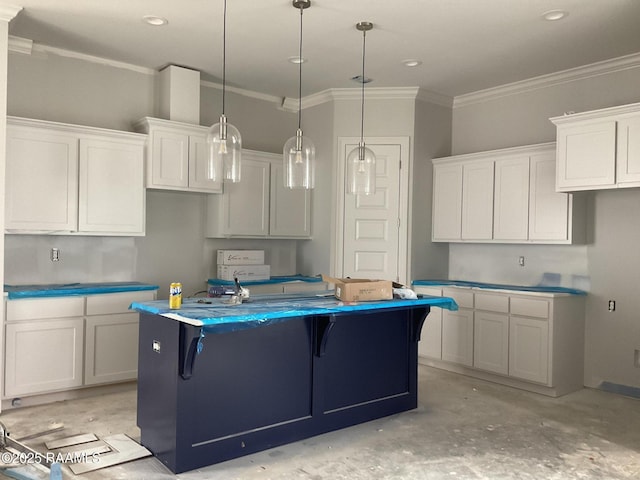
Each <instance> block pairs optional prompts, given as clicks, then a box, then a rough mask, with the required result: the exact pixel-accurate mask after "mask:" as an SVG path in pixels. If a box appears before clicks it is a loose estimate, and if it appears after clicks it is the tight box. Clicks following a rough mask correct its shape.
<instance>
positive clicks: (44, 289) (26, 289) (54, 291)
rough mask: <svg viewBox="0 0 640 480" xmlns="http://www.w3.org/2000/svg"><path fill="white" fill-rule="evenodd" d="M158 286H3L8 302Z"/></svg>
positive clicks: (126, 283) (134, 284) (133, 284)
mask: <svg viewBox="0 0 640 480" xmlns="http://www.w3.org/2000/svg"><path fill="white" fill-rule="evenodd" d="M159 288H160V287H159V286H158V285H151V284H146V283H138V282H113V283H69V284H55V285H5V286H4V291H5V292H6V293H7V298H8V299H9V300H15V299H20V298H46V297H69V296H83V295H100V294H105V293H123V292H139V291H144V290H158V289H159Z"/></svg>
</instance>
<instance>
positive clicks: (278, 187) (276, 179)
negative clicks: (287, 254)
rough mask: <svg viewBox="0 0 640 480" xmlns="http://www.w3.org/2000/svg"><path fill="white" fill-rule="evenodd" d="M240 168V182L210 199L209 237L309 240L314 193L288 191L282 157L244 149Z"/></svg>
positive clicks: (208, 215) (208, 202)
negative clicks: (285, 184)
mask: <svg viewBox="0 0 640 480" xmlns="http://www.w3.org/2000/svg"><path fill="white" fill-rule="evenodd" d="M241 168H242V173H241V179H240V182H238V183H225V184H224V187H223V194H222V195H209V196H207V210H206V212H207V213H206V222H205V224H206V227H205V229H206V235H207V237H212V238H223V237H246V238H253V237H262V238H269V237H272V238H309V237H310V235H311V192H310V191H309V190H304V189H295V190H292V189H288V188H285V186H284V177H283V168H282V157H281V156H280V155H276V154H273V153H265V152H256V151H253V150H244V149H243V151H242V167H241Z"/></svg>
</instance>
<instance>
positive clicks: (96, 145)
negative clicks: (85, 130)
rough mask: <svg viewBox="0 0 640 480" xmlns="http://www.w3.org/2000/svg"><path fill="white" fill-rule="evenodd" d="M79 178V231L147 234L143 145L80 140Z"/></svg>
mask: <svg viewBox="0 0 640 480" xmlns="http://www.w3.org/2000/svg"><path fill="white" fill-rule="evenodd" d="M79 179H80V197H79V202H78V230H79V231H81V232H104V233H109V232H111V233H143V232H144V225H145V215H144V205H145V191H144V146H143V144H142V143H132V142H125V141H119V140H114V139H110V140H101V139H94V138H81V139H80V175H79Z"/></svg>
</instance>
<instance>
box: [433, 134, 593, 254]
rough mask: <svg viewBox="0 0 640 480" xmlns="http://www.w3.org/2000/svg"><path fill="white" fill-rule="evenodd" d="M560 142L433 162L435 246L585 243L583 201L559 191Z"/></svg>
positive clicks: (457, 156)
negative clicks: (557, 147)
mask: <svg viewBox="0 0 640 480" xmlns="http://www.w3.org/2000/svg"><path fill="white" fill-rule="evenodd" d="M555 167H556V158H555V144H554V143H547V144H540V145H530V146H525V147H515V148H507V149H502V150H493V151H489V152H480V153H471V154H466V155H456V156H452V157H446V158H439V159H434V160H433V171H434V173H433V215H432V222H433V224H432V227H433V228H432V240H433V241H434V242H476V243H483V242H484V243H580V242H583V241H584V237H585V214H584V212H585V205H584V199H583V198H575V197H574V196H573V195H571V194H567V193H559V192H556V189H555Z"/></svg>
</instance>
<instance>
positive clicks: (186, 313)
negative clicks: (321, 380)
mask: <svg viewBox="0 0 640 480" xmlns="http://www.w3.org/2000/svg"><path fill="white" fill-rule="evenodd" d="M205 302H209V303H205ZM224 302H225V301H224V300H223V299H221V298H201V299H195V298H194V299H186V300H184V301H183V304H182V307H181V308H180V309H175V310H172V309H170V308H169V303H168V301H167V300H155V301H150V302H134V303H132V304H131V309H133V310H137V311H139V312H145V313H152V314H157V315H161V316H163V317H167V318H171V319H173V320H177V321H180V322H183V323H187V324H189V325H193V326H197V327H205V328H204V329H205V331H209V332H212V331H215V332H221V331H234V330H241V329H245V328H251V327H256V326H259V325H264V324H269V323H274V322H279V321H282V320H285V319H287V318H293V317H301V316H308V315H331V314H340V313H349V312H365V311H367V310H384V309H394V308H405V307H409V306H421V305H425V306H430V307H441V308H446V309H448V310H457V309H458V305H457V304H456V302H455V301H454V300H453V299H452V298H449V297H431V296H424V297H422V298H418V299H415V300H400V299H393V300H380V301H372V302H342V301H340V300H338V299H336V298H335V297H333V294H331V296H328V295H327V294H324V295H309V294H308V293H300V294H290V295H256V296H253V297H251V299H249V301H245V302H244V303H242V304H239V305H231V304H226V303H224Z"/></svg>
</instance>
